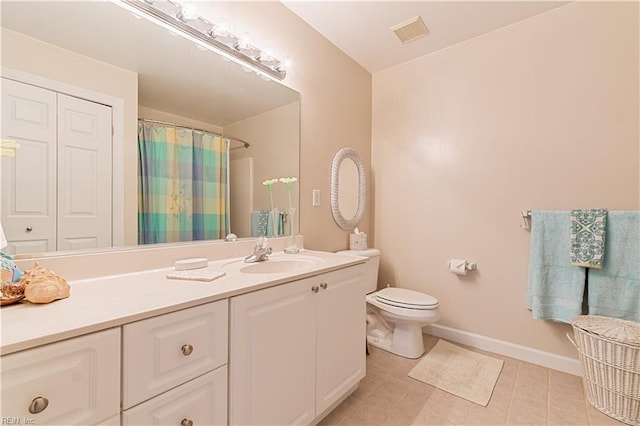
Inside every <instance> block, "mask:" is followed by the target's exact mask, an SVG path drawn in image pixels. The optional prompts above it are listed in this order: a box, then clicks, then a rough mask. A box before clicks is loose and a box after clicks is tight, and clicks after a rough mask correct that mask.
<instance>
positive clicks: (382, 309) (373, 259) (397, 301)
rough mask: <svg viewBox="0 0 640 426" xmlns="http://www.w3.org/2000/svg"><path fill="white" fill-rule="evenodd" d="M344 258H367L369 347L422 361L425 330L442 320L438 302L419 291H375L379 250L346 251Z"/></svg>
mask: <svg viewBox="0 0 640 426" xmlns="http://www.w3.org/2000/svg"><path fill="white" fill-rule="evenodd" d="M339 253H341V254H350V255H357V256H364V257H367V258H368V259H369V260H368V261H367V263H366V270H365V277H364V280H365V283H364V285H365V291H366V293H367V296H366V298H367V343H369V344H370V345H373V346H376V347H378V348H381V349H384V350H386V351H389V352H391V353H394V354H397V355H400V356H403V357H406V358H419V357H421V356H422V354H424V343H423V341H422V327H424V326H425V325H429V324H432V323H434V322H436V321H437V320H438V319H439V318H440V312H439V309H438V307H439V303H438V299H436V298H435V297H433V296H430V295H428V294H425V293H421V292H419V291H414V290H407V289H403V288H398V287H387V288H383V289H382V290H379V291H376V288H377V285H378V266H379V265H380V250H377V249H366V250H345V251H341V252H339Z"/></svg>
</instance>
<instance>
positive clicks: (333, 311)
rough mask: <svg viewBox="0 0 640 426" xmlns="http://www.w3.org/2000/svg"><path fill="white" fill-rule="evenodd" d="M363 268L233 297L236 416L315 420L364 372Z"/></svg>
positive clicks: (251, 420) (246, 420) (259, 420)
mask: <svg viewBox="0 0 640 426" xmlns="http://www.w3.org/2000/svg"><path fill="white" fill-rule="evenodd" d="M362 270H363V266H362V265H355V266H352V267H348V268H344V269H340V270H337V271H333V272H328V273H325V274H320V275H317V276H314V277H311V278H306V279H302V280H299V281H294V282H291V283H288V284H282V285H279V286H275V287H271V288H267V289H264V290H259V291H256V292H253V293H248V294H244V295H241V296H237V297H233V298H231V301H230V310H231V312H230V321H231V324H230V333H231V334H230V354H229V357H230V365H229V374H230V377H229V380H230V385H229V401H230V404H229V410H230V411H229V417H230V419H229V420H230V424H232V425H248V424H278V425H286V424H310V423H313V422H314V420H315V419H316V418H317V417H318V416H320V415H321V414H323V412H324V411H325V410H326V409H327V408H329V407H331V406H332V405H333V404H335V403H336V402H338V401H339V400H340V399H341V398H343V397H344V396H345V395H346V394H347V392H348V391H349V390H351V389H353V388H354V387H355V385H357V383H358V382H359V381H360V380H361V379H362V378H363V377H364V374H365V312H366V311H365V298H364V292H363V288H362Z"/></svg>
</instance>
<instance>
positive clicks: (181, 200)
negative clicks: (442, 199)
mask: <svg viewBox="0 0 640 426" xmlns="http://www.w3.org/2000/svg"><path fill="white" fill-rule="evenodd" d="M138 150H139V170H138V243H139V244H153V243H169V242H177V241H192V240H215V239H219V238H224V236H225V235H226V234H227V233H228V229H227V224H228V220H227V217H228V205H227V189H228V182H227V167H228V164H229V163H228V151H227V140H226V139H223V138H221V137H220V136H217V135H212V134H209V133H203V132H199V131H194V130H191V129H183V128H180V127H171V126H166V125H158V124H152V123H145V122H142V121H141V122H138Z"/></svg>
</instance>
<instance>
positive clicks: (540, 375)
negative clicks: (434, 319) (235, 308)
mask: <svg viewBox="0 0 640 426" xmlns="http://www.w3.org/2000/svg"><path fill="white" fill-rule="evenodd" d="M437 341H438V339H437V338H435V337H431V336H427V335H425V347H426V348H427V351H428V350H429V349H431V348H432V347H433V346H434V345H435V344H436V342H437ZM467 349H471V348H467ZM472 350H475V349H472ZM370 351H371V354H370V355H369V356H368V357H367V376H366V377H365V378H364V379H363V380H362V382H361V383H360V387H359V388H358V390H356V391H355V392H354V393H353V394H352V395H351V396H349V398H347V399H346V400H345V401H344V402H343V403H342V404H340V405H339V406H338V407H336V409H335V410H333V411H332V412H331V413H330V414H329V415H328V416H327V417H325V419H324V420H323V421H322V422H321V423H320V425H323V426H326V425H487V426H489V425H491V426H492V425H581V426H583V425H624V423H621V422H619V421H617V420H615V419H612V418H610V417H608V416H606V415H604V414H602V413H601V412H599V411H598V410H596V409H595V408H593V407H592V406H591V405H590V404H589V403H588V402H586V400H585V398H584V395H583V392H582V380H581V378H580V377H577V376H573V375H570V374H566V373H561V372H559V371H555V370H550V369H548V368H544V367H540V366H537V365H534V364H530V363H527V362H523V361H519V360H516V359H513V358H508V357H504V356H501V355H497V354H492V353H487V352H484V351H480V350H475V351H476V352H479V353H484V354H486V355H490V356H493V357H495V358H499V359H502V360H504V366H503V368H502V372H501V373H500V377H499V378H498V382H497V383H496V387H495V389H494V391H493V395H492V397H491V401H489V404H488V405H487V406H486V407H482V406H480V405H477V404H474V403H472V402H469V401H467V400H465V399H462V398H458V397H456V396H453V395H451V394H449V393H447V392H444V391H442V390H440V389H438V388H435V387H433V386H430V385H427V384H426V383H423V382H420V381H418V380H415V379H412V378H410V377H409V376H407V373H409V371H410V370H411V369H412V368H413V366H414V365H416V364H417V363H418V362H419V361H420V360H411V359H406V358H402V357H399V356H396V355H392V354H390V353H388V352H385V351H383V350H381V349H378V348H374V347H371V348H370Z"/></svg>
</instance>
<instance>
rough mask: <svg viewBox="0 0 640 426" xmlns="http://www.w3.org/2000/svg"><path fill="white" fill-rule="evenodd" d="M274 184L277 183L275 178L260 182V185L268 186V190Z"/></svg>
mask: <svg viewBox="0 0 640 426" xmlns="http://www.w3.org/2000/svg"><path fill="white" fill-rule="evenodd" d="M276 182H278V179H277V178H274V179H267V180H265V181H264V182H262V184H263V185H264V186H268V187H269V188H271V185H273V184H274V183H276Z"/></svg>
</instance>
